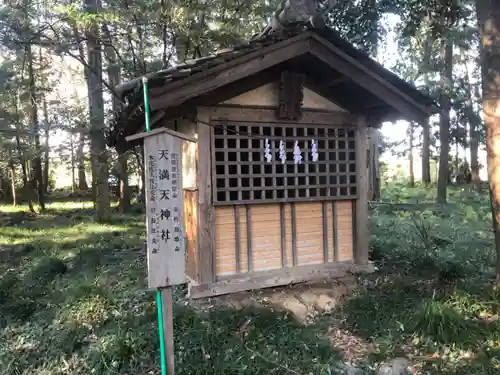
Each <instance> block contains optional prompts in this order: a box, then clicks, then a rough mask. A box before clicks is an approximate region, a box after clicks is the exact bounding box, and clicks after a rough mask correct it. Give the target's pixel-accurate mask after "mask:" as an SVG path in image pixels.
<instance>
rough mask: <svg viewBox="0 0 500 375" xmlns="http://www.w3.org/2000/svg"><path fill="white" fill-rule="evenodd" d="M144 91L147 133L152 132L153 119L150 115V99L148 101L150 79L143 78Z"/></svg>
mask: <svg viewBox="0 0 500 375" xmlns="http://www.w3.org/2000/svg"><path fill="white" fill-rule="evenodd" d="M142 91H143V92H144V115H145V116H146V131H147V132H148V131H150V130H151V119H150V113H149V99H148V78H147V77H142Z"/></svg>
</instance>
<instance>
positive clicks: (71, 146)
mask: <svg viewBox="0 0 500 375" xmlns="http://www.w3.org/2000/svg"><path fill="white" fill-rule="evenodd" d="M69 150H70V152H71V192H72V193H74V192H75V187H76V178H75V142H74V141H73V134H71V137H70V141H69Z"/></svg>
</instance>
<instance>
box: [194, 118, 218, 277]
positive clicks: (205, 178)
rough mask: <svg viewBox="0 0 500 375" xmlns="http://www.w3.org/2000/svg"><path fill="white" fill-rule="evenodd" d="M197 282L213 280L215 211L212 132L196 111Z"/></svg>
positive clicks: (206, 121)
mask: <svg viewBox="0 0 500 375" xmlns="http://www.w3.org/2000/svg"><path fill="white" fill-rule="evenodd" d="M197 118H198V123H197V129H198V160H197V167H196V175H197V176H196V177H197V178H196V180H197V183H198V280H196V281H197V282H198V283H200V284H202V283H211V282H213V281H215V209H214V206H213V204H212V202H213V200H212V183H213V181H212V178H213V175H214V173H213V171H212V129H211V127H210V126H209V125H208V124H209V123H210V115H209V114H208V113H207V111H206V110H204V109H203V108H198V116H197Z"/></svg>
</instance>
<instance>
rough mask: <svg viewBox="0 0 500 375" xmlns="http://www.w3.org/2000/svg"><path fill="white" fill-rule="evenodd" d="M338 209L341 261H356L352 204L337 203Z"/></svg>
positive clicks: (345, 202)
mask: <svg viewBox="0 0 500 375" xmlns="http://www.w3.org/2000/svg"><path fill="white" fill-rule="evenodd" d="M336 205H337V209H336V211H337V212H336V213H337V215H336V216H337V225H338V230H337V236H338V245H339V249H338V254H339V259H338V260H339V261H340V262H343V261H346V260H353V259H354V251H353V250H354V249H353V231H352V229H353V228H352V202H351V201H342V202H336ZM332 236H333V232H332Z"/></svg>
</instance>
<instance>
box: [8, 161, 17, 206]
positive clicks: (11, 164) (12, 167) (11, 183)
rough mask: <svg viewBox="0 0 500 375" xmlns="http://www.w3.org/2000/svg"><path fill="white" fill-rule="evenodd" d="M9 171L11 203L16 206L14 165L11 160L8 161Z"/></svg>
mask: <svg viewBox="0 0 500 375" xmlns="http://www.w3.org/2000/svg"><path fill="white" fill-rule="evenodd" d="M9 171H10V173H9V174H10V186H11V188H10V190H11V197H12V205H13V206H16V205H17V194H16V166H15V165H14V163H13V161H12V160H11V161H10V162H9Z"/></svg>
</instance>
